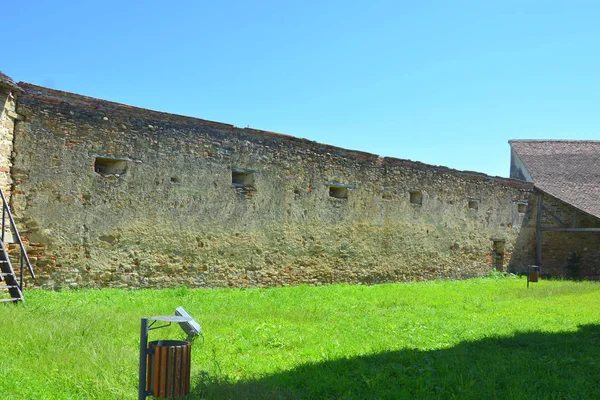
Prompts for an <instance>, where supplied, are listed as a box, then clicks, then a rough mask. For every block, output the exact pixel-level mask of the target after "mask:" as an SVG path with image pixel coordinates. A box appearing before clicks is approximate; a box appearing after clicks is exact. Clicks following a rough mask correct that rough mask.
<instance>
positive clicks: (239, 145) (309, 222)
mask: <svg viewBox="0 0 600 400" xmlns="http://www.w3.org/2000/svg"><path fill="white" fill-rule="evenodd" d="M21 86H22V87H23V88H24V89H25V92H24V93H23V94H22V95H21V96H20V98H19V104H18V111H19V113H21V114H23V115H25V116H26V119H25V121H22V122H19V123H18V124H17V128H16V134H15V138H16V140H15V150H14V151H15V161H14V163H15V166H14V169H15V170H16V171H20V172H19V174H20V179H18V180H16V181H15V191H14V194H13V196H14V197H13V204H14V209H15V212H16V214H17V215H19V216H21V217H22V218H21V219H20V221H19V223H20V225H21V226H22V227H23V228H22V232H23V233H24V235H25V236H26V238H27V240H28V241H29V242H30V244H31V247H32V248H33V251H32V252H31V257H32V259H33V260H34V263H35V267H36V269H37V271H38V277H39V278H38V284H40V285H41V286H44V287H53V286H62V285H69V286H113V287H146V286H153V287H162V286H177V285H188V286H192V287H222V286H233V287H245V286H276V285H289V284H299V283H309V284H323V283H330V282H351V283H377V282H387V281H411V280H424V279H435V278H466V277H472V276H481V275H483V274H486V273H488V272H489V271H490V269H491V265H492V260H491V245H492V242H491V240H492V239H493V238H498V237H500V238H503V239H504V240H506V245H505V251H506V265H508V262H509V260H510V255H511V253H512V251H513V249H514V246H515V244H516V243H517V239H518V236H519V232H520V229H519V228H520V226H521V225H522V223H523V219H524V218H525V216H524V214H522V213H519V212H518V205H517V202H519V201H521V202H523V201H524V202H527V201H528V200H529V196H530V194H531V189H532V187H531V185H530V184H528V183H525V182H521V181H516V180H512V179H503V178H495V177H489V176H486V175H483V174H477V173H471V172H460V171H455V170H451V169H448V168H444V167H435V166H431V165H426V164H422V163H417V162H411V161H407V160H398V159H391V158H381V157H378V156H376V155H373V154H368V153H362V152H357V151H349V150H344V149H340V148H336V147H333V146H327V145H322V144H318V143H314V142H311V141H308V140H304V139H297V138H293V137H289V136H285V135H279V134H273V133H269V132H262V131H257V130H252V129H239V128H236V127H233V126H231V125H227V124H221V123H216V122H211V121H205V120H199V119H194V118H188V117H182V116H175V115H170V114H165V113H159V112H154V111H148V110H143V109H138V108H134V107H129V106H124V105H119V104H115V103H110V102H106V101H101V100H96V99H91V98H87V97H83V96H77V95H73V94H69V93H64V92H58V91H54V90H50V89H45V88H40V87H37V86H33V85H26V84H25V85H21ZM97 157H103V158H108V159H110V158H111V157H112V158H117V159H120V160H127V167H126V172H124V173H120V174H100V173H97V172H96V171H95V170H94V163H95V160H96V158H97ZM232 171H234V172H235V171H252V184H251V185H247V184H246V183H244V182H245V181H244V182H242V181H239V182H237V183H236V182H233V181H232V180H234V179H236V176H237V179H242V178H240V176H241V175H240V174H239V173H238V174H237V175H236V174H235V173H233V172H232ZM240 182H241V183H240ZM331 182H335V183H336V184H338V185H344V186H338V187H344V188H346V189H347V198H344V196H338V197H336V196H331V192H330V188H331ZM415 190H416V191H419V192H420V193H421V204H411V201H410V198H411V192H415ZM473 198H475V199H478V200H479V203H478V207H477V209H472V208H469V199H473ZM23 216H24V217H23Z"/></svg>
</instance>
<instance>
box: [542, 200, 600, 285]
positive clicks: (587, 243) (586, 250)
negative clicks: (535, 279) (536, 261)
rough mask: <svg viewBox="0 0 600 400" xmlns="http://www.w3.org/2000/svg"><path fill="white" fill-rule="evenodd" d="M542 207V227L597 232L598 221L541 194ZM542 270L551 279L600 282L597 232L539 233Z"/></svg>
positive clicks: (599, 249) (598, 237)
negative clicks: (585, 229)
mask: <svg viewBox="0 0 600 400" xmlns="http://www.w3.org/2000/svg"><path fill="white" fill-rule="evenodd" d="M536 197H537V196H536ZM542 204H543V209H542V226H544V227H553V228H600V220H598V219H597V218H594V217H591V216H589V215H587V214H585V213H583V212H581V211H579V210H577V209H576V208H573V207H571V206H569V205H568V204H566V203H564V202H562V201H560V200H558V199H556V198H554V197H552V196H548V195H546V194H544V195H543V200H542ZM542 269H543V270H542V272H543V273H544V274H546V275H552V276H562V277H570V278H588V279H598V278H600V232H564V231H545V232H543V234H542Z"/></svg>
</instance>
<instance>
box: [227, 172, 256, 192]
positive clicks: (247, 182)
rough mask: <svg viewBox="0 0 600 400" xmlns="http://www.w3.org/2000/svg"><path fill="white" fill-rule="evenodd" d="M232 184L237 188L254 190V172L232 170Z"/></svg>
mask: <svg viewBox="0 0 600 400" xmlns="http://www.w3.org/2000/svg"><path fill="white" fill-rule="evenodd" d="M231 184H232V185H233V186H234V187H237V188H253V187H254V172H252V171H245V170H239V169H232V170H231Z"/></svg>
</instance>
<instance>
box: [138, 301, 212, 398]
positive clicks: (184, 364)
mask: <svg viewBox="0 0 600 400" xmlns="http://www.w3.org/2000/svg"><path fill="white" fill-rule="evenodd" d="M148 321H152V323H151V324H148ZM158 321H161V322H165V323H166V324H162V325H158V326H154V325H155V323H156V322H158ZM174 322H175V323H178V324H179V326H180V327H181V329H183V330H184V332H185V333H187V339H186V340H156V341H153V342H150V343H148V334H149V332H150V331H151V330H154V329H160V328H166V327H167V326H170V325H171V323H174ZM201 332H202V328H201V327H200V324H199V323H197V322H196V321H195V320H194V318H192V316H191V315H190V314H189V313H188V312H187V311H186V310H185V309H184V308H183V307H177V308H176V309H175V315H160V316H156V317H150V318H142V319H141V321H140V368H139V375H138V377H139V379H138V400H145V399H146V397H148V396H153V397H156V398H160V399H174V398H180V397H184V396H186V395H188V394H189V393H190V365H191V359H192V343H191V342H192V340H193V339H194V338H195V337H196V336H198V335H199V334H200V333H201Z"/></svg>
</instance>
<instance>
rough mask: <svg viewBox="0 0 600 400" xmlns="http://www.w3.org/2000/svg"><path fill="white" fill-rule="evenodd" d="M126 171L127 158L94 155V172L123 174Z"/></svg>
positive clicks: (103, 174) (106, 174)
mask: <svg viewBox="0 0 600 400" xmlns="http://www.w3.org/2000/svg"><path fill="white" fill-rule="evenodd" d="M126 171H127V160H118V159H115V158H104V157H96V160H95V161H94V172H96V173H97V174H100V175H102V176H108V175H123V174H124V173H125V172H126Z"/></svg>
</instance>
